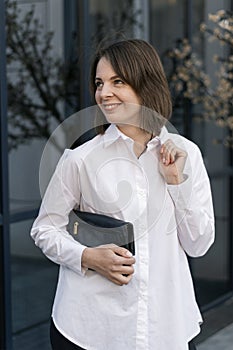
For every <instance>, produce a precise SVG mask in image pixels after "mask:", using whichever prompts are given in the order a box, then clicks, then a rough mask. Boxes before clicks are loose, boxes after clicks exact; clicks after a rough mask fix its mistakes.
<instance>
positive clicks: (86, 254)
mask: <svg viewBox="0 0 233 350" xmlns="http://www.w3.org/2000/svg"><path fill="white" fill-rule="evenodd" d="M91 255H92V248H85V249H84V251H83V253H82V259H81V262H82V267H83V268H84V269H88V268H90V265H91Z"/></svg>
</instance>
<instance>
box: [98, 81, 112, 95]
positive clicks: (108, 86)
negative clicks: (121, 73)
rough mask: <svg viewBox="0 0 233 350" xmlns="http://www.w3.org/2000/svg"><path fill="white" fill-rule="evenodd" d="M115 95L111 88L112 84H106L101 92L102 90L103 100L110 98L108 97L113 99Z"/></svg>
mask: <svg viewBox="0 0 233 350" xmlns="http://www.w3.org/2000/svg"><path fill="white" fill-rule="evenodd" d="M113 95H114V94H113V90H112V88H111V84H108V83H104V84H103V86H102V88H101V90H100V96H101V98H102V99H105V98H108V97H112V96H113Z"/></svg>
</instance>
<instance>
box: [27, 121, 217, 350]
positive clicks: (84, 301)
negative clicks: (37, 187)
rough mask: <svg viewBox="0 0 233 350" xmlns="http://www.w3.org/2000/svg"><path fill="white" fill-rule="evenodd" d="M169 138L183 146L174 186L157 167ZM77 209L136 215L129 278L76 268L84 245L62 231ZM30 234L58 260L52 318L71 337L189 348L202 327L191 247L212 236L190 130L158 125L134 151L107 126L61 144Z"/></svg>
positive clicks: (121, 345)
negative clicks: (72, 145) (74, 143)
mask: <svg viewBox="0 0 233 350" xmlns="http://www.w3.org/2000/svg"><path fill="white" fill-rule="evenodd" d="M168 138H170V139H172V140H173V141H174V143H175V144H176V145H177V146H179V147H180V148H183V149H185V150H186V151H187V153H188V158H187V161H186V165H185V169H184V173H185V181H184V182H183V183H181V184H179V185H167V184H166V183H165V181H164V179H163V176H162V175H161V174H160V171H159V149H160V146H161V144H162V143H164V141H165V140H167V139H168ZM75 207H80V208H81V210H85V211H90V212H96V213H104V214H106V215H111V216H113V217H115V218H118V219H123V220H126V221H130V222H132V223H133V225H134V232H135V243H136V255H135V258H136V263H135V265H134V268H135V272H134V274H133V278H132V280H131V281H130V283H129V284H128V285H123V286H119V285H116V284H114V283H112V282H110V281H109V280H108V279H106V278H104V277H103V276H101V275H100V274H98V273H96V272H94V271H90V270H87V271H86V270H84V269H83V268H82V266H81V257H82V252H83V250H84V249H85V246H83V245H81V244H79V243H78V242H77V241H75V240H74V239H73V238H72V236H71V235H70V234H69V233H68V231H67V225H68V220H69V219H68V217H69V213H70V211H71V210H72V209H73V208H75ZM31 235H32V237H33V239H34V240H35V243H36V245H37V246H39V247H40V248H41V249H42V251H43V252H44V254H45V255H46V256H47V257H48V258H49V259H51V260H52V261H54V262H55V263H57V264H59V265H60V272H59V281H58V286H57V291H56V296H55V301H54V305H53V312H52V317H53V320H54V323H55V325H56V327H57V329H58V330H59V331H60V332H61V333H62V334H63V335H64V336H65V337H66V338H68V339H69V340H70V341H71V342H73V343H75V344H77V345H79V346H81V347H83V348H85V349H87V350H109V349H111V350H171V349H172V350H186V349H188V341H190V340H191V339H192V338H193V337H194V336H195V335H197V334H198V333H199V331H200V323H201V322H202V317H201V314H200V312H199V309H198V306H197V303H196V300H195V294H194V290H193V283H192V278H191V275H190V270H189V265H188V261H187V254H188V255H190V256H193V257H197V256H201V255H203V254H205V252H206V251H207V250H208V248H209V247H210V245H211V244H212V243H213V240H214V215H213V206H212V198H211V192H210V184H209V179H208V176H207V173H206V170H205V167H204V164H203V160H202V157H201V153H200V151H199V149H198V147H197V146H196V145H195V144H194V143H192V142H191V141H189V140H187V139H186V138H184V137H182V136H180V135H175V134H170V133H168V131H167V129H166V128H165V127H164V128H163V129H162V132H161V134H160V135H159V137H155V138H153V139H152V140H151V141H150V142H149V143H148V145H147V148H146V150H145V152H144V153H143V154H142V155H141V156H140V157H139V158H137V157H136V156H135V154H134V151H133V140H132V139H130V138H129V137H127V136H125V135H124V134H123V133H121V132H120V131H119V129H118V128H117V127H116V126H115V125H111V126H110V127H109V128H108V129H107V131H106V132H105V134H104V135H98V136H96V137H95V138H94V139H92V140H90V141H88V142H87V143H85V144H83V145H82V146H80V147H78V148H76V149H75V150H66V151H65V152H64V154H63V156H62V157H61V159H60V161H59V163H58V165H57V168H56V171H55V173H54V175H53V177H52V179H51V181H50V184H49V186H48V189H47V191H46V193H45V196H44V198H43V202H42V205H41V209H40V213H39V216H38V217H37V219H36V220H35V222H34V225H33V228H32V231H31Z"/></svg>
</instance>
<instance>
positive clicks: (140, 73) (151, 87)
mask: <svg viewBox="0 0 233 350" xmlns="http://www.w3.org/2000/svg"><path fill="white" fill-rule="evenodd" d="M102 57H104V58H106V59H107V60H108V61H109V62H110V64H111V66H112V68H113V70H114V71H115V73H116V74H117V75H118V76H119V77H120V78H121V79H122V80H123V81H124V82H125V83H126V84H129V85H130V86H131V87H132V89H133V90H134V91H135V93H136V94H137V95H138V97H139V99H140V101H141V105H142V118H141V127H142V128H143V129H144V130H146V131H149V132H152V133H153V134H158V133H159V132H160V129H161V127H162V126H163V125H164V124H165V123H166V120H168V119H169V118H170V116H171V113H172V101H171V95H170V91H169V87H168V83H167V79H166V76H165V73H164V69H163V66H162V63H161V61H160V58H159V55H158V53H157V51H156V50H155V48H154V47H153V46H152V45H150V44H149V43H147V42H146V41H144V40H140V39H130V40H123V41H119V42H115V43H113V44H111V45H108V46H105V47H103V48H99V49H98V50H97V52H96V54H95V55H94V59H93V62H92V66H91V72H90V90H91V94H92V97H93V99H94V98H95V91H96V86H95V77H96V68H97V65H98V62H99V61H100V59H101V58H102ZM101 123H102V124H106V123H107V121H106V118H105V117H104V115H103V113H102V112H101V111H99V113H98V121H97V128H98V132H100V133H104V131H105V129H106V127H102V126H98V124H101Z"/></svg>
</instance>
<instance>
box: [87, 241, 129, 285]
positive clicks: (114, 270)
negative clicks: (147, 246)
mask: <svg viewBox="0 0 233 350" xmlns="http://www.w3.org/2000/svg"><path fill="white" fill-rule="evenodd" d="M133 264H135V258H134V257H133V256H132V254H131V253H130V252H129V251H128V250H127V249H125V248H122V247H119V246H117V245H115V244H107V245H101V246H99V247H95V248H86V249H84V251H83V254H82V266H83V267H84V268H89V269H92V270H95V271H96V272H98V273H100V274H101V275H102V276H104V277H106V278H107V279H109V280H110V281H111V282H113V283H115V284H118V285H119V286H122V285H124V284H128V283H129V281H130V280H131V279H132V276H133V273H134V268H133Z"/></svg>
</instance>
